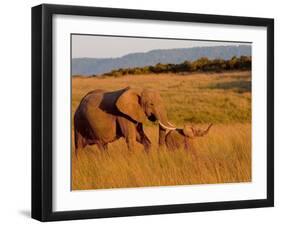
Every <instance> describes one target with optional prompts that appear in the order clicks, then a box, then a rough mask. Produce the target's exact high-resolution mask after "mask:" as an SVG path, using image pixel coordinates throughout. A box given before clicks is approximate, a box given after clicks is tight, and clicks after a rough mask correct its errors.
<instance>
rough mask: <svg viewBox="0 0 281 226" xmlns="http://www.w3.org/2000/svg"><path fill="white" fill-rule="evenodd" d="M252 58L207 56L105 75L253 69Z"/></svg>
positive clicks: (120, 70)
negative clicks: (213, 57)
mask: <svg viewBox="0 0 281 226" xmlns="http://www.w3.org/2000/svg"><path fill="white" fill-rule="evenodd" d="M251 68H252V59H251V57H249V56H240V57H236V56H234V57H232V58H231V59H230V60H223V59H214V60H210V59H208V58H207V57H202V58H199V59H198V60H195V61H184V62H182V63H180V64H161V63H158V64H156V65H154V66H145V67H134V68H120V69H117V70H112V71H111V72H108V73H104V74H103V75H105V76H114V77H118V76H123V75H138V74H151V73H155V74H160V73H183V72H222V71H229V70H251Z"/></svg>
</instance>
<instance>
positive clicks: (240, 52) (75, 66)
mask: <svg viewBox="0 0 281 226" xmlns="http://www.w3.org/2000/svg"><path fill="white" fill-rule="evenodd" d="M251 55H252V53H251V46H250V45H237V46H214V47H193V48H183V49H165V50H163V49H161V50H160V49H157V50H151V51H149V52H145V53H131V54H128V55H125V56H122V57H118V58H74V59H72V75H85V76H88V75H100V74H104V73H107V72H110V71H112V70H116V69H119V68H134V67H144V66H149V65H156V64H157V63H161V64H168V63H169V64H179V63H182V62H184V61H194V60H197V59H199V58H202V57H207V58H208V59H210V60H211V59H223V60H228V59H231V58H232V57H233V56H237V57H240V56H251Z"/></svg>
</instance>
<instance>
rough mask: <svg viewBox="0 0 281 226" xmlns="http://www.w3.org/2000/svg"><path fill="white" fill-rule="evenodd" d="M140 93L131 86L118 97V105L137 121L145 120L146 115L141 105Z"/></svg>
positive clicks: (123, 111)
mask: <svg viewBox="0 0 281 226" xmlns="http://www.w3.org/2000/svg"><path fill="white" fill-rule="evenodd" d="M140 98H141V97H140V95H139V94H138V93H137V92H136V91H134V90H133V89H131V88H127V89H126V90H125V91H124V92H123V93H122V94H121V95H120V96H119V98H118V99H117V101H116V107H117V108H118V110H119V111H120V112H122V113H123V114H125V115H128V116H129V117H130V118H132V119H133V120H135V121H137V122H142V123H143V122H144V121H145V119H146V115H145V113H144V111H143V109H142V107H141V105H140Z"/></svg>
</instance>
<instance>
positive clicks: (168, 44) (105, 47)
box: [72, 35, 243, 58]
mask: <svg viewBox="0 0 281 226" xmlns="http://www.w3.org/2000/svg"><path fill="white" fill-rule="evenodd" d="M240 44H243V43H237V42H236V43H233V42H213V41H190V40H168V39H149V38H128V37H109V36H93V35H72V58H79V57H93V58H110V57H121V56H124V55H126V54H129V53H135V52H148V51H150V50H153V49H173V48H190V47H199V46H220V45H240Z"/></svg>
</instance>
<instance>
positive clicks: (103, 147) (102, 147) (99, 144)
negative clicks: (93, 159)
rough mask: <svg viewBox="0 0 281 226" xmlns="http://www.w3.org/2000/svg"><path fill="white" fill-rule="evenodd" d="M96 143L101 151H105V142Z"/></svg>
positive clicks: (106, 147)
mask: <svg viewBox="0 0 281 226" xmlns="http://www.w3.org/2000/svg"><path fill="white" fill-rule="evenodd" d="M97 145H98V148H99V149H100V150H101V151H107V150H108V146H107V144H102V143H101V142H98V143H97Z"/></svg>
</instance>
